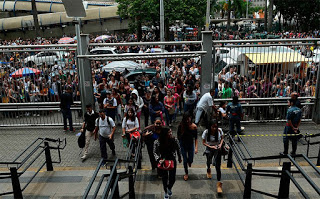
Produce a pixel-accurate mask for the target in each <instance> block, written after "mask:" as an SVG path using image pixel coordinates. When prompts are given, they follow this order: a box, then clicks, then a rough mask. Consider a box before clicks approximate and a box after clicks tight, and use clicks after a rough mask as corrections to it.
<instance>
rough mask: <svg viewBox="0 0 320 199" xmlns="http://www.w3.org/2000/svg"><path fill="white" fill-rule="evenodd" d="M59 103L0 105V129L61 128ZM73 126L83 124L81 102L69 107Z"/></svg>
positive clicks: (61, 120) (61, 118)
mask: <svg viewBox="0 0 320 199" xmlns="http://www.w3.org/2000/svg"><path fill="white" fill-rule="evenodd" d="M60 110H61V108H60V102H34V103H0V127H10V126H16V127H17V126H61V125H63V117H62V113H61V112H60ZM71 113H72V121H73V124H74V125H76V126H78V125H81V124H82V122H83V119H82V110H81V102H80V101H77V102H74V105H73V106H72V107H71Z"/></svg>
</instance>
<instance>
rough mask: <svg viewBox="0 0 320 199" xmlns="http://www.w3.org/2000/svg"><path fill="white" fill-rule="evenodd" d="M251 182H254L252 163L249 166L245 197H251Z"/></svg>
mask: <svg viewBox="0 0 320 199" xmlns="http://www.w3.org/2000/svg"><path fill="white" fill-rule="evenodd" d="M251 184H252V163H249V164H248V166H247V173H246V181H245V185H244V193H243V198H251Z"/></svg>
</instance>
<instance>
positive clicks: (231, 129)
mask: <svg viewBox="0 0 320 199" xmlns="http://www.w3.org/2000/svg"><path fill="white" fill-rule="evenodd" d="M234 125H236V127H237V133H241V125H240V117H231V118H230V119H229V132H230V134H231V135H235V131H234Z"/></svg>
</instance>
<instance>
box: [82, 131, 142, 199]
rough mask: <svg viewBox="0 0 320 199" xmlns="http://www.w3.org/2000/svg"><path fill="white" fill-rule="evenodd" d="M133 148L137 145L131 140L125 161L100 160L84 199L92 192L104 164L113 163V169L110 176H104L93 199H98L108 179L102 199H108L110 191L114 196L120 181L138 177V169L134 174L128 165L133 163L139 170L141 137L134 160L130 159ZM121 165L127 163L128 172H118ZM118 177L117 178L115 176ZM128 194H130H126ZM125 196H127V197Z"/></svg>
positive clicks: (118, 159)
mask: <svg viewBox="0 0 320 199" xmlns="http://www.w3.org/2000/svg"><path fill="white" fill-rule="evenodd" d="M133 147H135V143H134V142H133V139H130V144H129V147H128V149H127V152H126V156H125V159H120V158H116V159H115V160H106V159H100V161H99V163H98V166H97V168H96V170H95V171H94V173H93V176H92V177H91V180H90V182H89V184H88V186H87V188H86V190H85V192H84V194H83V197H82V198H83V199H86V198H87V197H88V195H89V192H90V191H91V188H92V186H93V183H94V181H95V180H96V177H97V174H98V172H99V170H100V168H101V166H102V163H103V162H113V168H112V169H111V171H110V174H103V175H102V176H101V178H100V180H99V182H98V184H97V186H96V189H95V192H94V194H93V197H92V198H96V197H97V195H98V193H99V190H100V188H101V185H102V182H103V180H104V179H105V178H106V177H108V181H107V184H106V187H105V189H104V191H103V194H102V198H107V196H108V194H109V192H110V190H111V195H112V194H114V192H115V190H114V189H115V187H116V184H117V183H118V181H119V180H120V179H124V178H127V177H129V176H131V175H133V176H135V175H136V172H137V169H135V171H134V172H130V171H129V168H128V165H129V163H133V165H134V166H135V168H137V165H138V164H137V161H138V160H139V158H140V147H141V137H140V138H139V139H138V144H137V145H136V147H137V149H136V151H135V159H134V160H131V159H130V157H131V156H130V154H131V153H132V150H133ZM119 163H126V165H127V166H126V171H125V172H123V173H119V172H116V167H117V166H118V164H119ZM115 175H116V176H115ZM112 184H113V185H114V186H113V187H110V186H111V185H112ZM126 194H128V193H126ZM126 194H125V195H126Z"/></svg>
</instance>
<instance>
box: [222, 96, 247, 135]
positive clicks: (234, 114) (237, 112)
mask: <svg viewBox="0 0 320 199" xmlns="http://www.w3.org/2000/svg"><path fill="white" fill-rule="evenodd" d="M226 112H227V114H228V116H229V131H230V134H231V135H235V131H234V125H236V127H237V133H238V134H239V135H240V134H241V125H240V121H241V119H242V118H243V110H242V106H241V104H240V103H239V99H238V96H234V97H233V98H232V102H229V103H228V105H227V110H226Z"/></svg>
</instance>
